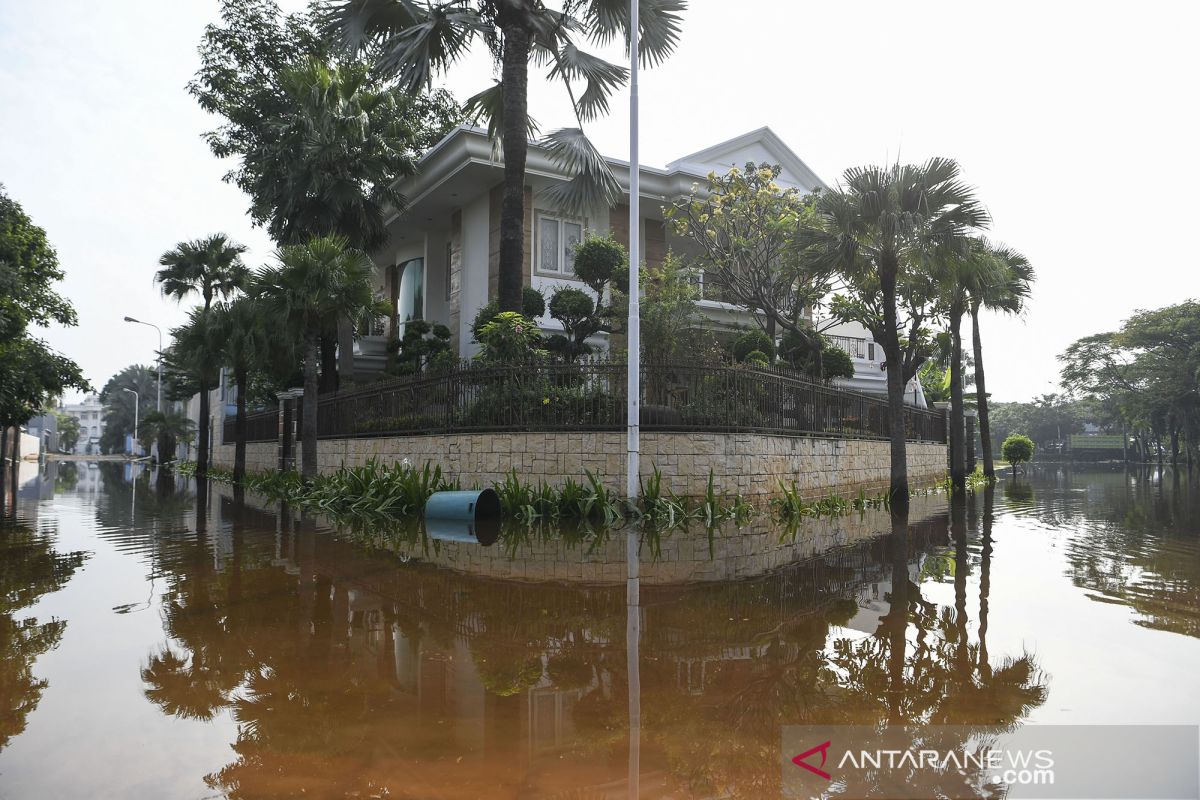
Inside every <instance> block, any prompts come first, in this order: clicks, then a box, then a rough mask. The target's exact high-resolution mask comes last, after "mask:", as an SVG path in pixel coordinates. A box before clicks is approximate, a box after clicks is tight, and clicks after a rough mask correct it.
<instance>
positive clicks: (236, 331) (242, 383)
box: [212, 296, 270, 483]
mask: <svg viewBox="0 0 1200 800" xmlns="http://www.w3.org/2000/svg"><path fill="white" fill-rule="evenodd" d="M266 324H267V319H266V315H264V313H263V310H262V308H261V307H260V305H259V303H258V301H257V300H255V299H254V298H252V297H244V296H243V297H238V298H235V299H234V300H233V301H232V302H229V303H218V304H217V305H216V306H214V307H213V309H212V325H213V328H214V336H215V337H216V339H217V340H218V341H220V343H221V350H222V355H223V356H224V363H225V365H226V366H227V367H229V368H230V370H232V372H233V382H234V385H235V386H237V411H236V412H235V416H234V419H233V431H234V433H233V437H234V438H233V441H234V444H233V480H234V482H235V483H241V481H242V479H243V478H244V477H245V476H246V398H247V394H248V393H249V387H250V373H251V371H252V370H253V369H254V367H255V365H256V364H257V362H259V361H260V360H261V359H263V358H264V357H266V354H267V352H268V350H269V348H270V343H269V341H268V339H269V337H268V334H267V330H266Z"/></svg>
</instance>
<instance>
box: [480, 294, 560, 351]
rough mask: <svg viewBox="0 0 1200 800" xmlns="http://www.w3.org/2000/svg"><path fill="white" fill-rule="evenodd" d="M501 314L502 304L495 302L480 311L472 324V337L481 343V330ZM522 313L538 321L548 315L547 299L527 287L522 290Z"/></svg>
mask: <svg viewBox="0 0 1200 800" xmlns="http://www.w3.org/2000/svg"><path fill="white" fill-rule="evenodd" d="M499 313H500V304H499V303H497V302H496V301H495V300H493V301H492V302H490V303H488V304H487V305H485V306H484V307H483V308H481V309H479V311H478V312H476V314H475V320H474V321H473V322H472V323H471V336H472V337H473V338H474V339H475V341H477V342H478V341H479V330H480V328H482V327H483V326H484V325H487V324H488V323H489V322H491V321H492V320H493V319H495V318H496V315H497V314H499ZM521 313H522V314H524V315H525V316H526V317H529V318H530V319H537V318H538V317H540V316H542V315H544V314H545V313H546V298H545V297H544V296H543V295H542V293H541V292H539V291H538V290H537V289H534V288H532V287H529V286H526V287H525V288H524V289H522V290H521Z"/></svg>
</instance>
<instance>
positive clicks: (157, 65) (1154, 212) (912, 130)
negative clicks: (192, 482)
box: [0, 0, 1200, 400]
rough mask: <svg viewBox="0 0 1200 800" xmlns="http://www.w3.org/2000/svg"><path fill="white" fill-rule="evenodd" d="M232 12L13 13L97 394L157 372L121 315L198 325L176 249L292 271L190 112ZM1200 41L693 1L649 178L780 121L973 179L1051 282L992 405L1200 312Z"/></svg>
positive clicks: (837, 157)
mask: <svg viewBox="0 0 1200 800" xmlns="http://www.w3.org/2000/svg"><path fill="white" fill-rule="evenodd" d="M302 5H303V2H302V0H284V2H283V6H284V8H285V9H298V8H300V7H301V6H302ZM217 8H218V6H217V2H216V0H177V2H172V3H163V2H162V0H106V1H105V2H103V3H96V2H92V1H91V0H63V1H62V2H54V3H51V2H45V0H37V1H35V0H0V121H2V122H0V182H2V183H4V184H5V185H6V187H7V190H8V193H9V194H10V196H12V197H13V198H15V199H16V200H17V201H18V202H20V203H21V204H22V205H23V206H24V207H25V209H26V211H27V212H28V213H29V214H30V215H31V216H32V217H33V219H34V221H35V222H36V223H37V224H39V225H41V226H42V227H44V228H45V229H46V230H47V232H48V234H49V236H50V239H51V241H52V243H53V244H54V245H55V247H56V248H57V249H58V253H59V257H60V260H61V262H62V265H63V267H64V268H65V270H66V272H67V280H66V282H65V285H64V286H63V287H62V288H63V290H64V292H65V294H66V295H67V296H68V297H70V298H71V300H72V301H73V302H74V303H75V305H76V307H77V309H78V310H79V317H80V326H79V327H78V328H75V329H66V330H63V329H52V330H50V331H48V332H47V333H46V338H47V339H48V340H49V341H50V343H51V344H52V345H54V346H55V347H57V348H59V349H60V350H62V351H63V352H65V353H67V354H68V355H70V356H71V357H73V358H75V359H76V360H77V361H79V362H80V363H81V364H82V365H83V367H84V369H85V371H86V373H87V375H88V377H89V378H90V379H91V380H92V381H93V383H94V384H95V385H96V387H97V388H99V387H100V386H102V385H103V383H104V382H105V381H106V380H107V379H108V377H109V376H110V375H112V374H113V373H114V372H116V371H118V370H119V369H121V368H123V367H125V366H127V365H128V364H131V363H136V362H141V363H146V364H150V363H152V362H153V358H154V350H155V347H156V344H157V342H156V337H155V335H154V331H153V330H151V329H149V328H145V327H142V326H136V325H130V324H127V323H124V322H122V321H121V320H122V317H123V316H125V315H127V314H128V315H131V316H135V317H138V318H140V319H145V320H147V321H151V322H156V323H158V324H159V325H160V326H161V327H162V328H163V330H164V333H165V332H166V330H167V328H168V327H170V326H173V325H177V324H179V323H180V322H181V321H182V320H183V318H184V310H183V309H181V308H179V307H177V306H175V304H174V303H172V302H169V301H166V300H163V299H162V298H161V297H160V296H159V294H158V291H157V289H156V288H155V286H154V284H153V275H154V271H155V270H156V269H157V259H158V256H159V255H160V254H161V253H162V252H163V251H164V250H167V249H169V248H170V247H172V246H173V245H174V244H175V243H176V242H178V241H180V240H183V239H191V238H196V237H199V236H204V235H207V234H209V233H213V232H217V231H224V232H226V233H228V234H230V235H231V236H232V237H233V238H234V239H236V240H237V241H240V242H242V243H243V244H246V245H248V246H249V247H250V253H249V255H248V263H249V264H250V265H251V266H258V265H260V264H262V263H265V262H266V261H267V260H268V259H269V257H270V254H271V251H272V246H271V243H270V241H269V240H268V238H267V237H266V235H265V234H264V233H263V232H262V231H261V230H257V229H254V228H252V227H251V225H250V222H249V220H248V218H247V217H246V215H245V209H246V206H247V202H246V199H245V197H244V196H242V195H241V193H240V192H239V191H238V190H236V189H235V188H233V187H231V186H229V185H227V184H224V183H222V182H221V179H220V178H221V175H222V174H223V173H224V171H225V169H226V168H227V167H226V165H223V164H222V163H220V162H218V161H217V160H216V159H214V158H213V157H212V156H211V155H210V153H209V151H208V148H207V146H206V145H205V144H204V143H203V141H202V140H201V139H200V133H201V132H202V131H205V130H208V129H210V128H212V127H214V126H215V124H216V122H217V121H216V120H215V119H212V118H209V117H207V115H205V114H204V113H203V112H201V111H200V110H199V108H198V107H197V106H196V104H195V102H194V101H193V100H192V99H191V97H189V96H188V95H187V94H186V92H185V91H184V85H185V84H186V83H187V81H188V79H189V78H190V77H191V76H192V74H193V73H194V71H195V69H196V67H197V65H198V57H197V55H196V46H197V44H198V43H199V40H200V35H201V32H202V29H203V26H204V25H205V24H206V23H208V22H210V21H214V20H215V19H216V18H217ZM1198 22H1200V4H1195V3H1184V2H1178V3H1168V2H1147V3H1139V4H1136V5H1135V4H1129V3H1125V4H1115V3H1098V2H1093V3H1086V4H1085V3H1083V2H1054V3H1047V2H1037V3H1034V2H1008V3H1004V4H998V3H993V4H991V5H990V7H985V6H984V4H977V3H962V2H958V3H950V2H913V3H895V2H866V1H865V0H864V1H863V2H822V3H815V2H805V3H800V2H794V1H793V0H738V2H736V3H731V2H729V1H728V0H691V8H690V10H689V11H688V13H687V18H686V22H685V28H684V35H683V42H682V45H681V47H680V49H679V50H678V51H677V52H676V54H675V55H674V56H673V57H672V58H671V59H670V60H669V61H668V62H667V63H666V64H665V65H664V66H662V67H660V68H658V69H655V70H649V71H644V72H643V73H642V77H641V99H642V106H641V108H642V117H641V119H642V133H641V152H642V160H643V163H645V164H649V165H654V166H662V165H664V164H665V163H666V162H668V161H670V160H672V159H673V158H675V157H678V156H680V155H683V154H686V153H689V152H692V151H694V150H698V149H701V148H703V147H705V146H707V145H710V144H713V143H716V142H719V141H722V140H724V139H727V138H729V137H731V136H735V135H737V134H739V133H743V132H745V131H747V130H751V129H754V128H757V127H759V126H761V125H770V126H771V127H772V128H773V129H774V130H775V132H776V133H778V134H779V135H780V136H781V137H782V138H783V139H784V141H786V142H787V143H788V144H789V145H790V146H791V147H792V148H793V149H794V150H795V151H796V153H797V154H798V155H799V156H800V157H801V158H803V159H804V160H805V161H806V162H807V163H808V164H809V166H811V167H812V168H813V169H814V170H815V171H816V172H817V174H818V175H820V176H821V177H822V178H823V179H824V180H825V181H826V182H829V183H833V182H835V181H836V180H837V179H838V177H839V175H840V174H841V172H842V171H843V170H844V169H845V168H847V167H849V166H855V165H860V164H866V163H882V162H886V161H888V160H890V159H894V158H895V157H896V156H897V154H899V155H900V158H901V159H902V160H905V161H920V160H923V159H925V158H927V157H929V156H931V155H944V156H949V157H952V158H956V159H958V161H959V162H960V163H961V164H962V166H963V169H964V171H965V175H966V178H967V180H968V181H970V182H971V183H973V184H974V185H976V186H977V187H978V191H979V195H980V197H981V198H982V200H983V201H984V202H985V203H986V204H987V206H988V208H989V209H990V211H991V213H992V215H993V217H994V219H995V224H994V228H993V231H992V233H991V236H992V237H993V238H994V239H997V240H999V241H1003V242H1006V243H1007V244H1010V245H1012V246H1013V247H1016V248H1017V249H1019V250H1022V251H1023V252H1024V253H1025V254H1026V255H1028V256H1029V258H1030V259H1031V260H1032V261H1033V263H1034V265H1035V267H1036V268H1037V270H1038V276H1039V282H1038V285H1037V287H1036V296H1035V299H1034V302H1033V303H1032V304H1031V305H1030V309H1029V312H1028V314H1027V316H1026V318H1025V319H1023V320H1003V319H988V320H987V321H986V323H985V328H984V337H985V338H984V344H985V358H986V360H987V364H986V366H987V368H988V388H989V389H990V390H991V391H992V393H993V396H994V397H996V398H998V399H1000V400H1024V399H1028V398H1030V397H1032V396H1034V395H1037V394H1041V393H1042V392H1045V391H1050V390H1052V389H1053V388H1054V386H1052V385H1050V384H1052V383H1053V382H1054V380H1055V379H1056V377H1057V374H1058V369H1057V364H1056V362H1055V358H1054V357H1055V355H1056V354H1057V353H1059V352H1060V351H1061V350H1062V349H1063V348H1064V347H1065V346H1066V345H1067V344H1069V343H1070V342H1071V341H1073V340H1074V339H1076V338H1078V337H1080V336H1083V335H1086V334H1089V333H1094V332H1097V331H1100V330H1108V329H1112V328H1114V327H1116V326H1117V325H1118V324H1119V323H1120V321H1121V320H1122V319H1124V318H1125V317H1127V316H1128V315H1129V314H1130V312H1132V311H1133V310H1134V309H1137V308H1154V307H1158V306H1162V305H1167V304H1169V303H1174V302H1178V301H1180V300H1182V299H1184V298H1186V297H1189V296H1195V295H1196V294H1197V292H1196V290H1195V289H1194V286H1195V283H1194V275H1195V268H1196V264H1195V256H1194V254H1192V253H1191V252H1190V249H1189V248H1187V247H1186V246H1185V247H1184V248H1182V249H1181V248H1180V247H1179V245H1178V244H1177V241H1178V240H1177V238H1176V237H1177V236H1181V235H1182V241H1184V242H1187V241H1188V232H1189V231H1190V230H1191V229H1192V227H1193V224H1192V223H1189V222H1188V221H1187V220H1189V219H1191V210H1192V208H1193V207H1194V206H1195V197H1194V191H1195V187H1196V186H1198V185H1200V168H1198V167H1197V157H1196V155H1195V147H1196V142H1197V141H1200V122H1198V116H1197V111H1196V79H1197V76H1198V75H1200V48H1197V47H1195V42H1194V39H1195V36H1196V34H1197V31H1198V30H1200V26H1198V24H1197V23H1198ZM785 33H786V34H787V35H786V36H785V35H784V34H785ZM481 55H482V54H481ZM490 78H491V66H490V62H489V61H488V59H487V58H486V56H483V57H479V58H473V59H471V60H470V61H469V62H466V63H463V64H460V65H459V66H458V67H457V68H456V69H455V71H454V72H453V73H452V74H451V75H450V76H449V80H448V83H447V85H448V87H449V88H450V89H451V91H453V92H454V93H455V95H456V96H457V97H458V98H459V99H464V98H466V97H468V96H470V95H471V94H473V93H474V92H475V91H477V90H478V89H480V88H483V87H484V86H485V85H486V84H487V82H488V81H489V80H490ZM530 86H531V100H530V110H531V113H532V114H533V116H534V117H535V118H536V119H537V120H538V121H539V122H540V123H541V124H542V127H543V129H550V128H553V127H558V126H560V125H565V124H569V123H570V116H569V107H568V106H567V104H566V102H565V100H564V99H563V97H562V95H561V93H560V91H559V90H558V87H553V86H548V85H547V84H545V83H544V82H542V81H540V80H539V79H536V78H535V79H531V82H530ZM1188 98H1191V99H1190V100H1189V99H1188ZM627 131H628V103H627V101H626V100H625V98H624V97H621V98H619V99H617V100H616V102H614V104H613V113H612V115H611V116H610V117H608V118H606V119H604V120H601V121H599V122H598V123H593V124H591V125H590V126H589V128H588V133H589V134H590V135H591V136H592V137H593V139H594V140H595V141H596V142H597V143H598V145H599V146H600V149H601V150H602V151H603V152H604V153H606V154H609V155H613V156H617V157H621V158H624V157H626V156H627V155H628V150H629V148H628V132H627ZM1151 218H1153V219H1157V220H1159V222H1158V223H1154V222H1150V221H1149V220H1150V219H1151ZM1189 262H1191V263H1192V267H1191V268H1190V269H1189V268H1188V267H1187V266H1186V264H1187V263H1189ZM1189 276H1193V277H1189ZM968 335H969V333H968Z"/></svg>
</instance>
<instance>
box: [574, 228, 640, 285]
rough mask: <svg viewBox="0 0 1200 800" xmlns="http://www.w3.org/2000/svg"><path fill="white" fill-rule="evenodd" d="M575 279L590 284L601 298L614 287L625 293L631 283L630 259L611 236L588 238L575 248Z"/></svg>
mask: <svg viewBox="0 0 1200 800" xmlns="http://www.w3.org/2000/svg"><path fill="white" fill-rule="evenodd" d="M575 277H577V278H579V280H581V281H583V282H584V283H586V284H587V285H588V286H589V287H590V288H591V289H592V291H594V292H595V293H596V294H597V296H603V295H604V288H605V286H607V285H608V284H610V283H612V284H615V285H616V288H618V289H621V288H623V286H622V280H624V285H625V286H628V283H629V255H628V254H627V253H626V252H625V248H624V247H623V246H622V245H621V244H620V243H619V242H618V241H617V240H616V239H613V238H612V237H611V236H587V237H585V238H584V240H583V241H582V242H580V243H579V244H577V245H575Z"/></svg>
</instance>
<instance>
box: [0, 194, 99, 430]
mask: <svg viewBox="0 0 1200 800" xmlns="http://www.w3.org/2000/svg"><path fill="white" fill-rule="evenodd" d="M62 278H63V271H62V269H61V268H60V267H59V264H58V256H57V254H56V253H55V252H54V248H53V247H51V246H50V242H49V240H48V239H47V237H46V232H45V231H44V230H43V229H42V228H40V227H38V226H37V225H35V224H34V223H33V220H31V219H30V218H29V216H28V215H27V214H26V213H25V211H24V209H23V208H21V205H20V204H19V203H17V202H16V201H15V200H12V199H11V198H10V197H9V196H8V195H7V194H6V193H5V191H4V186H3V185H2V184H0V453H6V452H8V444H7V433H8V428H9V427H11V426H16V425H21V424H24V423H25V422H26V421H27V420H28V419H29V418H30V417H32V416H35V415H37V414H39V413H41V412H42V411H43V410H44V409H45V408H46V406H47V404H48V403H49V402H50V401H51V400H52V399H53V398H55V397H58V396H61V395H62V393H63V392H64V391H65V390H67V389H70V388H76V389H83V390H86V389H88V388H89V387H88V382H87V381H86V380H85V379H84V377H83V373H82V371H81V370H80V369H79V366H78V365H77V364H76V363H75V362H74V361H72V360H71V359H69V358H67V357H66V356H64V355H62V354H61V353H58V352H55V351H54V350H52V349H50V347H49V346H48V345H47V344H46V343H45V342H43V341H42V340H41V339H39V338H37V337H36V336H34V335H32V334H31V333H30V332H29V330H28V329H29V326H30V325H34V326H45V325H49V324H51V323H58V324H60V325H68V326H73V325H75V323H76V317H75V309H74V308H73V307H72V306H71V304H70V303H69V302H67V300H66V299H65V298H63V297H62V296H61V295H60V294H58V292H57V291H56V290H55V288H54V284H55V283H56V282H58V281H60V280H62Z"/></svg>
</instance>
